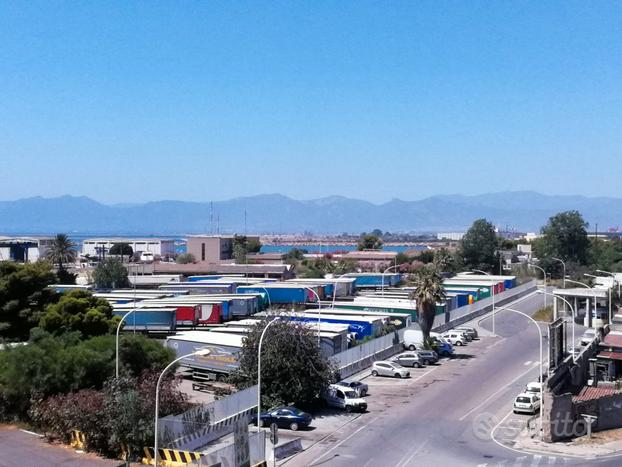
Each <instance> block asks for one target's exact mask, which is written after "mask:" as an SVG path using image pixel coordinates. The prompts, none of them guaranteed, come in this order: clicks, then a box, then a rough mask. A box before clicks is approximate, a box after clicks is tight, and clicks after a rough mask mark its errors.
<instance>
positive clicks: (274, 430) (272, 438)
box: [270, 423, 279, 444]
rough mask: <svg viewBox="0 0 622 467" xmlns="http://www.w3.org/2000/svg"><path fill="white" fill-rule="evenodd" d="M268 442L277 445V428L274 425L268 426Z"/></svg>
mask: <svg viewBox="0 0 622 467" xmlns="http://www.w3.org/2000/svg"><path fill="white" fill-rule="evenodd" d="M270 442H271V443H272V444H277V443H278V442H279V427H278V425H277V424H276V423H272V424H271V425H270Z"/></svg>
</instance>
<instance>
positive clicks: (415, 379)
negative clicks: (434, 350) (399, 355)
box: [410, 366, 440, 382]
mask: <svg viewBox="0 0 622 467" xmlns="http://www.w3.org/2000/svg"><path fill="white" fill-rule="evenodd" d="M437 368H440V366H435V367H434V368H431V369H429V370H428V371H426V372H425V373H423V374H421V375H419V376H417V377H416V378H414V379H411V380H410V381H411V382H412V381H419V380H420V379H421V378H423V377H424V376H427V375H429V374H430V373H432V372H433V371H434V370H436V369H437Z"/></svg>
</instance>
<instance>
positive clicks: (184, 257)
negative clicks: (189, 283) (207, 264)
mask: <svg viewBox="0 0 622 467" xmlns="http://www.w3.org/2000/svg"><path fill="white" fill-rule="evenodd" d="M176 262H177V264H191V263H194V262H196V258H195V257H194V255H193V254H192V253H182V254H180V255H177V259H176Z"/></svg>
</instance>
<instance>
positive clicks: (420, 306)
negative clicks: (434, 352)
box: [410, 265, 445, 346]
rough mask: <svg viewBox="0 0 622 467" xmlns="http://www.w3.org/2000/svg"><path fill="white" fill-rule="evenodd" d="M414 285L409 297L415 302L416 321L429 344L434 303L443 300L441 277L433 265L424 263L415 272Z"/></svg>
mask: <svg viewBox="0 0 622 467" xmlns="http://www.w3.org/2000/svg"><path fill="white" fill-rule="evenodd" d="M414 286H415V290H413V291H412V292H411V294H410V299H411V300H415V301H416V303H417V321H418V322H419V327H420V328H421V332H422V333H423V341H424V342H425V344H426V346H429V342H430V331H431V330H432V326H433V325H434V317H435V316H436V304H437V303H438V302H442V301H444V300H445V289H444V288H443V278H442V277H441V275H440V274H439V272H438V270H437V269H436V268H435V267H434V266H432V265H426V266H424V267H422V268H421V269H419V270H418V271H417V272H416V273H415V280H414Z"/></svg>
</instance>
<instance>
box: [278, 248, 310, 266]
mask: <svg viewBox="0 0 622 467" xmlns="http://www.w3.org/2000/svg"><path fill="white" fill-rule="evenodd" d="M307 253H309V251H308V250H305V249H304V248H292V249H291V250H289V251H288V252H287V253H285V255H283V260H284V261H285V262H286V263H287V264H294V263H296V262H297V261H302V260H303V259H304V258H305V255H306V254H307Z"/></svg>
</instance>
